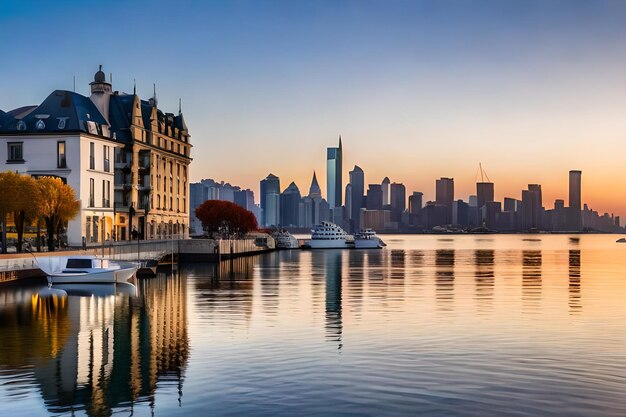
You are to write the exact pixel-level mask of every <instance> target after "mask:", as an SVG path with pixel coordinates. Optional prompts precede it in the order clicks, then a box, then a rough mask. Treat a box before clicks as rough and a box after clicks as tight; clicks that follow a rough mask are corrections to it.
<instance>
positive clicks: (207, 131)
mask: <svg viewBox="0 0 626 417" xmlns="http://www.w3.org/2000/svg"><path fill="white" fill-rule="evenodd" d="M625 22H626V2H624V1H598V2H594V1H556V0H555V1H545V0H540V1H531V0H523V1H522V0H520V1H507V0H497V1H462V0H457V1H439V0H437V1H406V2H405V1H308V2H307V1H297V2H294V1H232V2H205V1H178V2H165V1H163V2H153V1H149V2H148V1H145V2H139V1H134V2H124V1H107V2H103V1H97V2H96V1H74V2H71V1H66V2H63V4H62V5H61V4H60V3H57V2H49V1H38V2H30V1H19V2H17V1H16V2H0V37H1V38H2V39H3V40H4V42H3V50H2V56H3V58H2V60H0V63H1V67H0V68H2V70H1V74H2V77H0V109H2V110H5V111H6V110H10V109H12V108H15V107H19V106H22V105H28V104H39V103H41V101H43V99H44V98H45V97H46V96H47V95H48V94H49V93H50V92H52V91H53V90H55V89H68V90H71V89H72V77H73V76H75V77H76V87H77V92H79V93H82V94H88V83H89V82H90V81H91V80H92V77H93V74H94V72H95V71H96V70H97V69H98V65H99V64H102V65H103V66H104V70H105V71H106V72H107V73H109V72H112V73H113V89H114V90H120V91H127V92H128V91H132V88H133V78H136V79H137V87H138V93H139V94H140V95H141V96H142V97H144V98H146V99H147V98H148V97H150V96H151V94H152V84H153V83H156V84H157V95H158V98H159V107H161V108H162V109H163V110H164V111H171V112H175V111H177V110H178V99H179V98H182V105H183V112H184V114H185V117H186V120H187V124H188V126H189V129H190V133H191V135H192V143H193V145H194V148H193V153H192V156H193V158H194V162H193V164H192V166H191V175H192V180H199V179H201V178H214V179H216V180H225V181H228V182H231V183H233V184H237V185H241V186H243V187H249V188H252V189H253V190H255V194H256V198H257V201H258V188H259V180H260V179H262V178H263V177H265V176H266V175H267V174H268V173H270V172H272V173H273V174H275V175H278V176H279V177H280V179H281V186H282V188H285V187H287V185H289V183H290V182H291V181H292V180H294V181H295V182H296V184H297V185H298V186H299V187H300V191H301V192H303V193H306V192H307V191H308V187H309V184H310V180H311V176H312V174H313V170H316V171H317V174H318V179H319V180H320V184H321V185H322V188H323V189H324V190H323V191H324V192H325V183H326V182H325V181H326V180H325V177H326V175H325V155H326V152H325V148H326V147H327V146H335V145H336V143H337V139H338V136H339V135H340V134H341V136H342V138H343V145H344V178H346V179H347V172H348V171H349V170H350V169H352V167H353V166H354V164H358V165H359V166H361V167H362V168H363V170H364V171H365V175H366V183H370V182H372V183H374V182H376V183H379V182H380V181H381V180H382V179H383V177H384V176H389V177H390V178H391V180H392V181H396V182H403V183H404V184H405V185H406V186H407V191H408V193H410V192H411V191H422V192H424V194H425V199H426V200H428V199H433V198H434V188H435V186H434V184H435V179H436V178H438V177H441V176H449V177H454V178H455V182H456V197H457V198H464V199H466V198H467V196H468V194H473V193H474V182H475V180H476V171H477V168H478V163H479V162H482V164H483V166H484V167H485V169H486V170H487V173H488V174H489V177H490V178H491V180H493V181H494V182H495V184H496V185H495V187H496V199H498V200H501V199H502V198H503V197H508V196H510V197H516V198H520V194H521V192H520V190H521V189H522V188H525V187H526V185H527V184H528V183H541V184H542V185H543V189H544V205H545V206H546V208H552V206H553V202H554V199H555V198H564V199H566V200H567V179H568V171H569V170H570V169H580V170H582V171H583V200H584V202H587V203H589V204H590V206H591V207H592V208H594V209H596V210H599V211H601V212H605V211H608V212H615V213H616V214H620V215H622V216H625V217H626V175H625V174H624V171H625V169H626V164H625V163H624V160H625V159H626V23H625ZM344 185H345V184H344Z"/></svg>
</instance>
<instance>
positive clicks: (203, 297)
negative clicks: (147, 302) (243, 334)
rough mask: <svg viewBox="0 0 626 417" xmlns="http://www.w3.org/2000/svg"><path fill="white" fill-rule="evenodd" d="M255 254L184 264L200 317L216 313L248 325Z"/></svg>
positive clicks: (236, 322) (185, 273) (250, 313)
mask: <svg viewBox="0 0 626 417" xmlns="http://www.w3.org/2000/svg"><path fill="white" fill-rule="evenodd" d="M256 259H257V258H256V257H242V258H235V259H231V260H226V261H222V262H219V263H216V264H209V263H193V264H186V265H184V266H183V268H184V269H183V274H184V275H185V276H187V277H189V278H193V285H194V287H195V290H196V293H197V297H198V303H199V305H200V307H201V308H200V309H199V311H198V314H199V315H200V316H201V317H204V316H208V317H212V316H215V315H216V314H217V315H219V316H220V317H222V318H223V320H226V321H228V322H229V323H231V324H232V325H240V324H242V321H240V320H239V319H240V318H241V317H242V316H243V317H244V318H245V320H244V321H243V323H245V325H246V326H247V325H249V323H250V320H251V318H252V304H253V290H254V279H253V278H254V265H255V263H256Z"/></svg>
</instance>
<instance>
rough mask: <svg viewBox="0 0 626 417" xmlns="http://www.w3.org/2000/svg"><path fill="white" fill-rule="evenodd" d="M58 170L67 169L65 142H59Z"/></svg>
mask: <svg viewBox="0 0 626 417" xmlns="http://www.w3.org/2000/svg"><path fill="white" fill-rule="evenodd" d="M57 168H67V160H66V159H65V141H59V142H57Z"/></svg>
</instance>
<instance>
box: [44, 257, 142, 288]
mask: <svg viewBox="0 0 626 417" xmlns="http://www.w3.org/2000/svg"><path fill="white" fill-rule="evenodd" d="M37 265H38V266H39V269H41V270H42V271H43V272H44V273H45V274H46V275H47V276H48V280H49V282H50V283H51V284H53V285H54V284H113V283H124V282H127V281H128V280H129V279H130V278H131V277H132V276H133V275H134V274H135V272H136V271H137V264H136V263H134V262H122V261H112V260H109V259H102V258H98V257H96V256H42V257H38V258H37Z"/></svg>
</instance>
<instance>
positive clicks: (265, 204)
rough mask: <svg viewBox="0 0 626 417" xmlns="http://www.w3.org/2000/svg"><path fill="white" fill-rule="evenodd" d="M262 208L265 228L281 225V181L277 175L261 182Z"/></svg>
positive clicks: (271, 175) (269, 176)
mask: <svg viewBox="0 0 626 417" xmlns="http://www.w3.org/2000/svg"><path fill="white" fill-rule="evenodd" d="M261 208H262V209H263V214H262V216H261V220H262V223H263V226H278V225H279V224H280V179H279V178H278V177H277V176H276V175H273V174H270V175H268V176H267V178H265V179H263V180H261Z"/></svg>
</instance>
